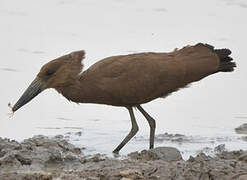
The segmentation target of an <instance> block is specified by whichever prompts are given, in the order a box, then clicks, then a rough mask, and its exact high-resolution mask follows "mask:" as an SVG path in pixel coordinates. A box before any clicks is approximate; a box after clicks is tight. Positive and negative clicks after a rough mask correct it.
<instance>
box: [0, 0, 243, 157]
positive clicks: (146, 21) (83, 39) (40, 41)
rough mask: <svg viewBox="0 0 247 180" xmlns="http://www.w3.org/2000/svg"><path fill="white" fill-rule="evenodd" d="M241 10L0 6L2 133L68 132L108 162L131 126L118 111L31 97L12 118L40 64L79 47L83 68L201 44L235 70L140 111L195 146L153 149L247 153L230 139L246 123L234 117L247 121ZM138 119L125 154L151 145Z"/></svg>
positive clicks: (112, 4)
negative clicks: (225, 51)
mask: <svg viewBox="0 0 247 180" xmlns="http://www.w3.org/2000/svg"><path fill="white" fill-rule="evenodd" d="M246 8H247V4H246V2H245V1H243V0H242V1H240V0H234V1H228V0H217V1H215V0H209V1H198V0H190V1H183V2H182V1H163V0H157V1H155V2H152V1H143V0H134V1H133V0H123V1H119V0H106V1H96V0H90V1H89V0H83V1H82V0H81V1H80V0H54V1H48V0H44V1H35V2H34V1H31V0H24V1H17V0H13V1H7V0H1V1H0V22H1V24H0V28H1V33H0V39H1V43H0V52H1V60H0V82H1V84H2V85H1V88H0V96H1V101H0V109H1V111H0V136H1V137H8V138H14V139H17V140H23V139H24V138H28V137H31V136H33V135H35V134H44V135H57V134H65V135H66V136H68V137H69V139H70V140H71V142H73V143H75V144H77V145H81V146H86V147H87V149H88V153H96V152H100V153H105V154H108V155H110V154H111V151H112V150H113V149H114V148H115V147H116V146H117V145H118V143H120V141H121V140H122V139H123V138H124V137H125V135H126V134H127V133H128V131H129V129H130V121H129V115H128V112H127V110H126V109H124V108H119V107H110V106H104V105H93V104H81V105H77V104H74V103H70V102H68V101H67V100H66V99H65V98H63V97H62V96H61V95H59V94H58V93H57V92H55V91H54V90H46V91H45V92H43V93H42V94H40V95H39V96H37V97H36V98H35V99H34V100H33V101H32V102H30V103H29V104H27V105H26V106H25V107H23V108H22V109H20V110H19V111H18V112H17V113H15V115H14V116H13V117H12V118H11V119H9V117H8V113H9V112H10V109H9V108H8V106H7V104H8V103H9V102H11V103H12V104H14V103H15V102H16V101H17V100H18V98H19V97H20V95H21V94H22V92H23V91H24V90H25V89H26V87H27V86H28V85H29V83H30V82H31V81H32V80H33V79H34V77H35V75H36V74H37V73H38V71H39V69H40V67H41V66H42V65H43V64H45V63H46V62H48V61H49V60H51V59H54V58H56V57H59V56H61V55H64V54H66V53H69V52H71V51H74V50H80V49H85V50H86V53H87V55H86V59H85V60H84V64H85V69H86V68H88V67H89V66H90V65H92V64H94V63H95V62H97V61H98V60H100V59H102V58H104V57H106V56H111V55H118V54H129V53H133V52H143V51H171V50H173V49H174V48H176V47H178V48H181V47H183V46H185V45H187V44H195V43H197V42H205V43H209V44H213V45H214V46H216V47H219V48H223V47H228V48H230V49H231V50H232V52H233V53H232V57H234V59H235V61H236V62H237V65H238V67H237V69H236V71H234V72H233V73H219V74H216V75H213V76H210V77H208V78H206V79H204V80H202V81H200V82H198V83H194V84H192V85H191V87H190V88H186V89H183V90H181V91H179V92H176V93H174V94H172V95H171V96H169V97H168V98H166V99H157V100H155V101H153V102H151V103H148V104H145V105H143V107H144V109H146V110H147V112H149V113H150V114H151V115H152V116H153V117H154V118H155V119H156V120H157V134H163V133H165V132H168V133H172V134H176V133H179V134H183V135H186V136H187V137H191V138H192V139H193V141H191V142H183V143H177V142H171V141H168V142H167V141H164V142H157V143H156V145H157V146H163V145H167V146H168V145H169V146H174V147H177V148H178V149H179V150H181V151H182V152H183V155H184V157H188V156H189V155H194V154H196V153H198V152H199V151H200V150H202V149H203V148H204V147H209V148H213V147H215V146H217V145H219V144H226V148H227V149H228V150H234V149H247V143H246V142H244V141H242V140H241V135H237V134H236V133H235V132H234V128H235V127H237V126H239V125H241V124H242V123H246V121H247V118H239V117H246V116H247V112H246V106H247V102H246V91H247V85H246V77H247V72H246V68H245V67H246V65H247V61H246V54H245V53H246V31H247V24H246V23H245V19H246V17H247V11H246ZM135 113H136V118H137V121H138V124H139V127H140V131H139V132H138V134H137V136H136V138H135V139H133V140H132V141H131V142H130V143H129V144H128V145H127V146H125V147H124V148H123V150H122V151H121V153H122V154H127V153H129V152H132V151H136V150H142V149H145V148H148V136H149V134H148V133H149V127H148V124H147V122H146V120H145V119H144V118H143V117H142V116H141V114H140V113H139V112H137V111H136V112H135ZM76 132H82V134H81V136H78V135H76V134H74V133H76ZM66 133H67V134H66ZM195 139H196V140H195ZM194 140H195V141H194Z"/></svg>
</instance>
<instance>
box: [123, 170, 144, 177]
mask: <svg viewBox="0 0 247 180" xmlns="http://www.w3.org/2000/svg"><path fill="white" fill-rule="evenodd" d="M120 175H121V176H122V177H124V178H128V179H142V178H143V176H142V174H141V172H140V171H139V170H136V169H127V170H123V171H120Z"/></svg>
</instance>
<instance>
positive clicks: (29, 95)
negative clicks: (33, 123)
mask: <svg viewBox="0 0 247 180" xmlns="http://www.w3.org/2000/svg"><path fill="white" fill-rule="evenodd" d="M44 89H45V88H44V86H43V82H42V80H41V79H40V78H38V77H37V78H35V79H34V81H33V82H32V83H31V84H30V86H29V87H28V88H27V90H26V91H25V92H24V93H23V95H22V96H21V98H20V99H19V100H18V101H17V103H16V104H15V105H14V107H13V108H12V111H13V112H15V111H17V110H18V109H19V108H21V107H22V106H24V105H25V104H27V103H28V102H29V101H31V100H32V99H33V98H34V97H35V96H37V95H38V94H39V93H41V92H42V91H43V90H44Z"/></svg>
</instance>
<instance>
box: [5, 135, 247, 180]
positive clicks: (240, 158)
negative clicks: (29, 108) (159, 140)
mask: <svg viewBox="0 0 247 180" xmlns="http://www.w3.org/2000/svg"><path fill="white" fill-rule="evenodd" d="M216 149H217V148H216ZM83 150H84V148H78V147H75V146H74V145H72V144H70V143H69V142H68V141H67V140H65V139H64V137H63V136H62V135H59V136H55V137H46V136H42V135H39V136H34V137H33V138H29V139H26V140H24V141H23V142H21V143H19V142H17V141H14V140H9V139H3V138H0V179H1V180H23V179H25V180H29V179H30V180H33V179H37V180H38V179H42V180H43V179H44V180H52V179H57V180H58V179H59V180H61V179H66V180H77V179H85V180H100V179H102V180H108V179H109V180H111V179H114V180H115V179H116V180H117V179H121V180H131V179H164V180H166V179H179V180H183V179H190V180H193V179H196V180H197V179H203V180H204V179H211V180H212V179H217V180H221V179H222V180H223V179H224V180H227V179H239V180H240V179H241V180H244V179H247V151H242V150H239V151H232V152H226V151H224V148H223V149H222V148H221V147H218V149H217V151H218V153H217V154H216V155H215V157H210V156H207V155H205V154H204V153H200V154H198V155H197V156H196V157H190V158H189V159H188V160H187V161H185V160H183V159H182V156H181V154H180V152H179V151H178V150H177V149H175V148H172V147H157V148H155V149H153V150H143V151H141V152H133V153H130V154H129V155H128V156H127V157H126V158H109V157H106V156H104V155H102V154H95V155H91V156H86V155H84V154H83Z"/></svg>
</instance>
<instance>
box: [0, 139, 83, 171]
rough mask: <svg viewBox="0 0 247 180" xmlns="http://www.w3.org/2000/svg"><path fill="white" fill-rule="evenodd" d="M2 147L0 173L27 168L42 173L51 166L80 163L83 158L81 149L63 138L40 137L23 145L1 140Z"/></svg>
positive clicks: (24, 142) (26, 141)
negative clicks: (41, 171)
mask: <svg viewBox="0 0 247 180" xmlns="http://www.w3.org/2000/svg"><path fill="white" fill-rule="evenodd" d="M0 147H1V151H0V152H1V153H0V154H1V156H0V167H1V168H0V172H4V171H6V170H9V167H11V169H12V170H14V169H16V168H20V169H25V168H27V167H26V166H30V168H31V169H34V170H37V171H40V170H43V169H45V168H47V167H51V165H52V166H53V167H54V166H59V167H62V166H64V165H66V163H67V164H70V163H72V162H78V163H80V159H81V157H83V153H82V152H81V150H80V148H77V147H75V146H74V145H72V144H70V143H68V142H67V141H66V140H64V139H63V136H55V137H54V138H48V137H46V136H41V135H39V136H34V137H33V138H29V139H26V140H24V141H23V142H22V143H18V142H16V141H10V140H9V139H2V138H1V139H0ZM56 164H57V165H56Z"/></svg>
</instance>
